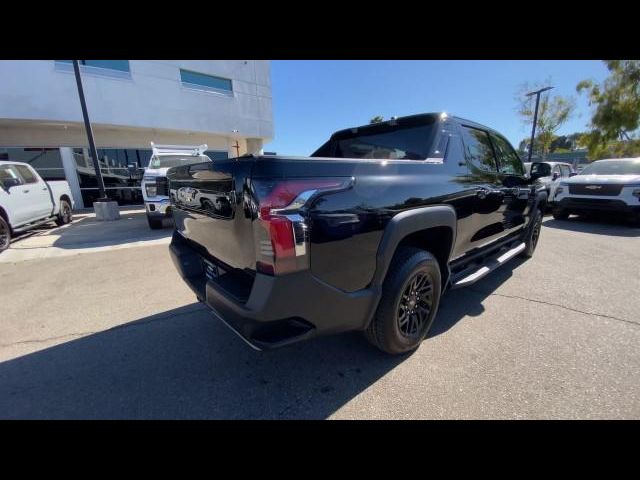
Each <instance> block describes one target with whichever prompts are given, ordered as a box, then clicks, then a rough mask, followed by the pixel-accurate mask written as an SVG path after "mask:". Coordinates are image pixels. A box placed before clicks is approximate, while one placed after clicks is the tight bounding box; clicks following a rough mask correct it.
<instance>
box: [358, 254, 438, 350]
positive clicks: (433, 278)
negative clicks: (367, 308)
mask: <svg viewBox="0 0 640 480" xmlns="http://www.w3.org/2000/svg"><path fill="white" fill-rule="evenodd" d="M440 282H441V277H440V266H439V265H438V261H437V260H436V259H435V257H434V256H433V255H432V254H431V253H429V252H426V251H424V250H420V249H419V248H413V247H400V248H399V249H398V250H397V252H396V253H395V255H394V257H393V259H392V260H391V266H390V267H389V271H388V272H387V276H386V278H385V280H384V283H383V285H382V297H381V298H380V303H379V304H378V309H377V310H376V313H375V316H374V318H373V319H372V320H371V323H370V324H369V326H368V327H367V329H366V330H365V336H366V337H367V340H369V342H371V343H372V344H373V345H375V346H376V347H378V348H379V349H380V350H382V351H384V352H386V353H390V354H394V355H395V354H400V353H405V352H408V351H411V350H414V349H416V348H418V347H419V346H420V343H421V342H422V340H424V338H425V337H426V336H427V333H428V332H429V329H430V328H431V325H432V323H433V320H434V318H435V316H436V313H437V311H438V305H439V304H440V293H441V284H440Z"/></svg>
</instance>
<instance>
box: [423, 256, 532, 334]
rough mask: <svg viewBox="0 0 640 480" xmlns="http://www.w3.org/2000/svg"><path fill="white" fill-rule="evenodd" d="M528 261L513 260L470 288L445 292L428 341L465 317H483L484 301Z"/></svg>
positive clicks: (523, 259) (522, 259)
mask: <svg viewBox="0 0 640 480" xmlns="http://www.w3.org/2000/svg"><path fill="white" fill-rule="evenodd" d="M526 261H527V259H525V258H520V257H518V258H515V259H512V260H511V261H509V262H507V263H506V264H505V265H502V266H501V267H499V268H498V269H496V270H494V271H493V272H491V273H489V274H488V275H487V276H486V277H484V278H483V279H481V280H478V282H476V283H474V284H473V285H471V286H469V287H466V288H460V289H456V290H449V291H447V292H445V293H444V295H443V296H442V299H441V300H440V307H439V310H438V315H437V317H436V319H435V321H434V322H433V325H432V327H431V330H430V331H429V335H427V339H429V338H433V337H435V336H437V335H441V334H443V333H445V332H446V331H447V330H449V329H450V328H452V327H453V326H454V325H455V324H456V323H458V322H459V321H460V320H461V319H463V318H464V317H465V316H470V317H477V316H479V315H482V314H483V313H484V306H483V305H482V303H483V302H484V300H485V299H486V298H487V297H488V296H489V295H491V294H492V293H493V292H495V291H496V290H497V289H498V288H499V287H500V286H501V285H502V284H503V283H505V282H506V281H507V280H509V279H510V278H511V277H512V276H513V271H514V270H515V269H516V268H518V267H519V266H520V265H522V264H523V263H525V262H526Z"/></svg>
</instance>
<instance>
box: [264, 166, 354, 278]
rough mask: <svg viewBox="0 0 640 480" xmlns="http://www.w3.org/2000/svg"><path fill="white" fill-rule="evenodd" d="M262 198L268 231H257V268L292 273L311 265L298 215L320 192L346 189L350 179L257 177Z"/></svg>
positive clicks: (302, 225) (304, 227)
mask: <svg viewBox="0 0 640 480" xmlns="http://www.w3.org/2000/svg"><path fill="white" fill-rule="evenodd" d="M252 183H253V189H254V193H255V195H256V197H257V199H258V201H259V212H260V215H259V217H260V219H259V222H260V224H261V225H262V227H263V228H264V230H263V232H265V233H267V236H268V239H267V238H264V237H265V236H264V235H261V234H258V238H257V239H256V242H257V246H258V259H257V262H256V269H257V270H258V271H260V272H262V273H267V274H271V275H273V274H282V273H289V272H293V271H297V270H301V269H304V268H308V266H309V259H308V255H307V251H306V241H307V239H306V229H307V226H306V224H305V223H304V219H303V218H302V217H301V216H300V215H299V214H298V211H299V209H300V208H302V207H303V206H304V204H305V203H306V201H307V200H308V199H309V198H310V197H311V196H312V195H313V194H315V193H316V192H318V191H327V190H339V189H342V188H345V187H346V186H347V185H348V184H349V183H350V179H344V178H331V179H296V180H254V181H253V182H252Z"/></svg>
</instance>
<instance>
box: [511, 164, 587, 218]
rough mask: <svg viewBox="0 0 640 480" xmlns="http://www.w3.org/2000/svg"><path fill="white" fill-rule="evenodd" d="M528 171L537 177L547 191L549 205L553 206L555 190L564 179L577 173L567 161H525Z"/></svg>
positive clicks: (549, 206)
mask: <svg viewBox="0 0 640 480" xmlns="http://www.w3.org/2000/svg"><path fill="white" fill-rule="evenodd" d="M524 165H525V168H526V169H527V173H528V174H529V175H530V176H532V177H535V178H536V179H537V181H538V182H539V183H541V184H542V185H543V186H544V188H545V190H546V191H547V198H548V201H547V207H548V208H551V206H552V203H553V197H554V195H555V191H556V189H557V188H558V185H560V182H561V181H562V180H563V179H566V178H569V177H571V176H573V175H576V171H575V170H574V169H573V166H572V165H571V164H570V163H565V162H533V164H532V163H525V164H524Z"/></svg>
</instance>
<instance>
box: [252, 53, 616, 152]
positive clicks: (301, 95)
mask: <svg viewBox="0 0 640 480" xmlns="http://www.w3.org/2000/svg"><path fill="white" fill-rule="evenodd" d="M607 72H608V71H607V68H606V67H605V65H604V64H603V63H602V62H600V61H597V60H425V61H423V60H420V61H418V60H416V61H405V60H402V61H401V60H385V61H381V60H374V61H369V60H367V61H364V60H338V61H331V60H310V61H307V60H274V61H272V62H271V87H272V94H273V115H274V124H275V136H274V139H273V141H271V142H269V143H266V144H265V146H264V150H265V151H267V152H276V153H277V154H279V155H310V154H311V153H312V152H313V151H314V150H315V149H316V148H318V147H319V146H320V145H322V144H323V143H324V142H325V141H326V140H327V139H328V138H329V136H330V135H331V134H332V133H333V132H334V131H336V130H340V129H343V128H348V127H355V126H358V125H363V124H366V123H369V120H370V119H371V118H372V117H374V116H376V115H382V116H383V117H384V118H385V120H386V119H388V118H389V117H391V116H398V117H400V116H404V115H412V114H416V113H426V112H440V111H445V112H447V113H449V114H450V115H455V116H460V117H463V118H467V119H469V120H473V121H475V122H478V123H482V124H484V125H487V126H489V127H491V128H494V129H495V130H497V131H499V132H500V133H502V134H503V135H505V136H506V137H507V138H508V139H509V140H510V141H511V143H512V144H513V146H514V147H516V148H517V147H518V144H519V143H520V141H521V140H522V139H523V138H526V137H528V136H529V135H530V134H531V125H530V124H529V125H525V124H524V123H523V122H522V121H521V119H520V117H519V116H518V115H517V113H516V107H517V104H516V100H515V96H516V93H517V91H518V90H519V87H520V86H521V85H522V84H524V83H526V82H530V83H532V84H533V83H535V82H540V83H544V82H546V81H547V80H549V79H550V81H551V85H554V86H555V89H553V90H552V91H551V92H550V93H551V94H552V95H562V96H573V97H574V98H575V100H576V106H577V108H576V111H575V114H574V117H573V118H572V119H571V120H569V121H568V122H567V123H566V124H565V125H563V126H562V127H561V129H560V130H559V131H558V134H560V135H562V134H570V133H573V132H576V131H584V130H585V129H586V126H587V125H588V123H589V120H590V117H591V114H590V112H591V108H590V107H589V105H588V102H587V99H586V96H585V94H582V95H578V94H577V93H576V90H575V87H576V85H577V84H578V82H579V81H580V80H584V79H594V80H596V81H602V80H604V79H605V78H606V76H607Z"/></svg>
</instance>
